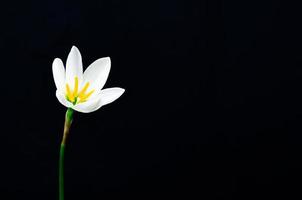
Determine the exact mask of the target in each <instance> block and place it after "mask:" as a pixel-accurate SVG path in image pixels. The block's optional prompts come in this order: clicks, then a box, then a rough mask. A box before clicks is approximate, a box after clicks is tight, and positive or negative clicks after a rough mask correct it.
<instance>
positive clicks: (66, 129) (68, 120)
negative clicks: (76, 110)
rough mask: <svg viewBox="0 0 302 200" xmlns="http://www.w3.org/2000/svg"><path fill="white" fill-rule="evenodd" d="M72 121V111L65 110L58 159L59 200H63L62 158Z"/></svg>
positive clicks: (69, 109)
mask: <svg viewBox="0 0 302 200" xmlns="http://www.w3.org/2000/svg"><path fill="white" fill-rule="evenodd" d="M72 120H73V110H72V109H71V108H68V109H67V112H66V116H65V124H64V133H63V138H62V142H61V147H60V159H59V200H64V158H65V144H66V139H67V136H68V134H69V130H70V126H71V123H72Z"/></svg>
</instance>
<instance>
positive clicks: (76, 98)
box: [66, 77, 94, 105]
mask: <svg viewBox="0 0 302 200" xmlns="http://www.w3.org/2000/svg"><path fill="white" fill-rule="evenodd" d="M88 87H89V82H87V83H86V84H85V85H84V87H83V88H82V90H80V91H79V79H78V77H75V78H74V89H73V90H72V89H71V88H70V86H69V84H68V83H66V99H67V100H68V101H70V102H71V103H72V104H73V105H76V104H78V103H82V102H85V101H87V99H88V98H89V97H90V96H91V95H92V93H93V92H94V90H91V91H89V92H88V93H87V89H88Z"/></svg>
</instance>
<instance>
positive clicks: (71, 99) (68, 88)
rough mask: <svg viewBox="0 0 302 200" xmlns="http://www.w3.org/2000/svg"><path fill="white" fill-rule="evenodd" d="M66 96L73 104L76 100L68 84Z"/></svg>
mask: <svg viewBox="0 0 302 200" xmlns="http://www.w3.org/2000/svg"><path fill="white" fill-rule="evenodd" d="M66 93H67V94H66V95H67V99H68V100H69V101H71V102H73V100H74V96H73V94H72V93H71V90H70V87H69V85H68V83H66Z"/></svg>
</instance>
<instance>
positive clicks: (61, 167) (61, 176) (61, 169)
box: [59, 144, 65, 200]
mask: <svg viewBox="0 0 302 200" xmlns="http://www.w3.org/2000/svg"><path fill="white" fill-rule="evenodd" d="M64 154H65V144H61V148H60V163H59V199H60V200H64Z"/></svg>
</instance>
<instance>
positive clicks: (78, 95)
mask: <svg viewBox="0 0 302 200" xmlns="http://www.w3.org/2000/svg"><path fill="white" fill-rule="evenodd" d="M110 65H111V62H110V58H109V57H106V58H100V59H98V60H96V61H94V62H93V63H92V64H91V65H90V66H89V67H88V68H87V69H86V70H85V72H84V73H83V65H82V57H81V53H80V51H79V50H78V48H77V47H75V46H73V47H72V48H71V51H70V53H69V55H68V57H67V61H66V71H65V69H64V65H63V62H62V60H61V59H59V58H56V59H54V61H53V64H52V71H53V77H54V81H55V84H56V87H57V91H56V96H57V98H58V100H59V102H60V103H61V104H63V105H64V106H66V107H68V108H72V109H74V110H76V111H79V112H82V113H90V112H93V111H96V110H97V109H99V108H100V107H101V106H104V105H106V104H109V103H111V102H113V101H115V100H116V99H118V98H119V97H120V96H121V95H122V94H123V93H124V91H125V90H124V89H123V88H118V87H114V88H107V89H103V90H102V88H103V86H104V85H105V83H106V80H107V77H108V75H109V71H110Z"/></svg>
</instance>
